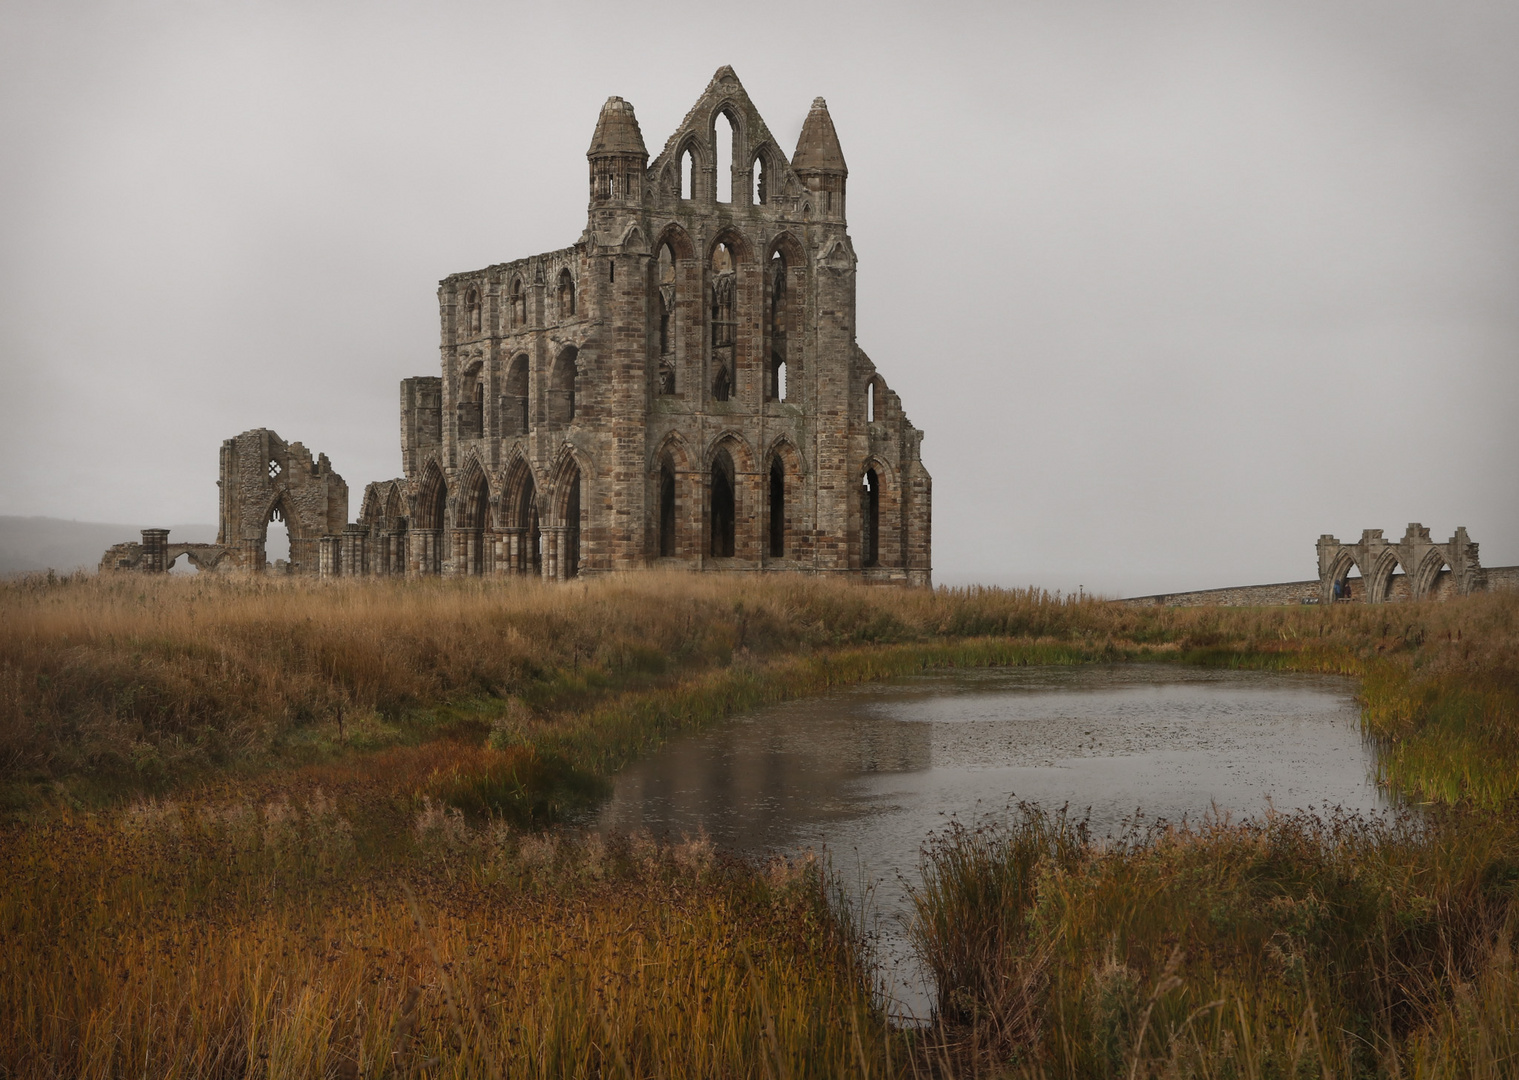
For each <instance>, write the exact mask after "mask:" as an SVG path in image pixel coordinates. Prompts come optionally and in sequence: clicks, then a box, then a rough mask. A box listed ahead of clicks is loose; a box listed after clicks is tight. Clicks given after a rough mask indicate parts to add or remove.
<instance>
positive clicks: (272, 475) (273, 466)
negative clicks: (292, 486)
mask: <svg viewBox="0 0 1519 1080" xmlns="http://www.w3.org/2000/svg"><path fill="white" fill-rule="evenodd" d="M284 471H285V467H284V466H283V465H281V464H280V463H279V462H278V461H275V460H274V459H273V458H270V459H269V479H271V480H277V479H279V475H280V473H282V472H284Z"/></svg>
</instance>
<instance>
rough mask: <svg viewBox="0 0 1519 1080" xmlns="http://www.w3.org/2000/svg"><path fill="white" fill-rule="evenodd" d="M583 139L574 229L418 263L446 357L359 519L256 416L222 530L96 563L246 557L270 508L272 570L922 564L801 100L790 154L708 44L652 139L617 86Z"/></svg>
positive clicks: (838, 177) (841, 194)
mask: <svg viewBox="0 0 1519 1080" xmlns="http://www.w3.org/2000/svg"><path fill="white" fill-rule="evenodd" d="M719 125H727V126H728V128H729V131H730V133H731V141H730V145H731V156H729V157H728V158H727V159H725V160H721V161H719V160H718V157H717V147H718V145H719V143H718V139H717V128H718V126H719ZM586 156H587V159H588V161H589V165H590V168H589V180H590V206H589V213H588V220H587V223H586V228H585V230H584V232H582V234H581V236H580V239H579V240H577V241H576V242H575V243H574V244H573V245H571V246H569V247H566V248H562V249H560V250H558V251H551V252H547V253H545V254H542V255H534V256H531V257H529V258H525V259H517V260H515V261H512V262H506V263H500V264H497V265H494V266H489V267H486V268H485V269H483V270H476V271H471V272H468V273H462V274H455V275H453V276H451V277H448V278H445V279H444V280H443V281H442V282H441V283H440V286H439V289H438V305H439V316H440V323H441V345H440V354H441V373H440V374H438V375H425V376H418V377H416V378H412V379H407V380H405V381H404V382H403V383H402V384H401V402H400V404H401V458H402V471H403V473H404V475H403V476H402V477H399V478H397V479H395V480H388V481H382V482H379V483H373V484H370V485H369V486H368V487H367V488H366V489H365V492H364V501H363V505H362V507H361V510H360V514H359V520H358V522H357V523H356V524H352V525H348V524H345V522H346V517H347V498H348V491H347V487H346V485H345V484H344V483H343V480H342V478H341V477H339V476H338V475H337V474H336V473H334V472H333V471H332V468H331V465H330V464H329V463H328V461H327V459H326V457H325V456H323V457H320V458H319V459H317V460H316V461H313V460H312V459H311V455H310V454H309V453H308V452H306V451H305V450H304V448H302V447H301V446H300V444H299V443H291V444H288V445H287V444H285V443H284V442H282V441H281V440H280V439H279V437H278V436H277V435H275V434H274V433H273V432H270V431H266V430H262V429H261V430H258V431H250V432H245V433H244V434H242V435H240V436H238V437H237V438H236V439H231V440H228V441H227V443H225V444H224V445H223V447H222V463H221V464H222V469H221V475H222V479H221V489H222V491H221V534H220V536H219V537H218V542H217V543H216V544H214V545H209V544H208V545H177V546H174V547H170V546H169V545H168V534H167V532H165V531H163V530H149V532H151V533H152V534H153V535H152V536H151V537H150V536H149V532H145V533H144V534H143V542H142V543H141V544H137V543H132V544H120V545H117V546H116V547H114V548H112V549H111V550H110V551H108V552H107V553H106V556H105V558H104V559H103V560H102V563H101V567H102V569H141V570H148V571H159V570H163V569H166V568H167V566H168V565H170V564H171V563H172V562H173V560H174V558H176V557H177V556H178V555H179V554H182V553H188V554H189V556H190V559H191V561H192V562H194V563H195V564H196V565H197V566H199V567H201V568H202V569H217V570H242V571H261V570H263V569H264V568H265V555H264V543H265V535H266V532H267V529H268V525H269V523H270V521H272V520H276V519H282V520H284V521H285V522H287V524H288V525H289V529H290V549H291V556H290V561H289V564H288V565H287V566H286V567H284V569H286V570H288V571H289V572H292V573H306V574H320V575H323V576H356V575H364V574H439V573H442V574H536V575H542V576H544V577H547V578H551V579H564V578H570V577H574V576H576V575H577V574H581V573H596V572H605V571H611V570H623V569H630V568H634V567H643V566H673V567H686V568H691V569H703V570H713V569H717V570H732V571H751V572H757V571H777V570H779V571H785V570H791V571H804V572H809V573H830V574H848V575H854V576H857V577H862V578H864V579H866V580H871V581H893V582H902V583H908V584H914V585H927V584H929V583H930V580H931V575H932V570H931V567H932V561H931V547H930V533H931V523H932V505H931V500H932V482H931V480H930V478H929V475H928V472H927V471H926V470H925V469H924V468H923V463H922V460H921V458H920V456H919V448H920V445H921V442H922V439H923V433H922V432H921V431H919V430H917V429H916V428H914V427H913V426H912V424H911V423H910V422H909V421H908V419H907V417H906V415H905V414H904V413H903V411H902V404H901V401H900V400H899V399H898V397H897V395H896V394H895V393H893V392H892V391H891V389H890V388H889V387H888V386H887V385H886V382H885V380H884V379H883V378H882V377H881V375H880V373H879V372H878V371H877V370H876V368H875V365H874V364H873V363H871V361H870V358H869V357H868V356H866V355H865V353H864V352H863V351H862V350H861V349H860V348H859V346H858V345H857V344H856V340H855V330H856V327H855V271H856V259H855V254H854V247H853V245H852V244H851V242H850V238H849V233H848V229H847V227H846V220H845V196H846V181H847V179H848V176H849V169H848V166H847V165H846V164H845V162H844V155H843V151H842V149H841V148H840V146H839V140H838V135H837V133H836V132H835V131H834V127H833V121H832V119H831V118H830V117H829V115H828V108H827V106H826V105H825V104H824V102H823V100H822V99H821V98H818V99H816V100H815V101H814V102H813V103H812V109H811V111H810V112H809V113H808V115H807V118H806V121H805V123H804V124H803V126H802V133H801V137H800V139H799V140H798V142H797V147H796V152H795V154H794V155H793V156H792V157H791V158H790V159H789V160H788V159H787V157H786V155H785V154H784V153H783V152H782V151H781V149H780V147H779V146H778V145H777V143H776V141H775V139H774V137H773V136H772V134H771V133H770V130H769V128H768V127H766V125H765V122H764V120H763V119H762V118H761V117H760V115H759V112H758V110H756V109H755V107H754V104H753V102H751V101H750V100H749V96H748V94H747V93H745V91H744V88H743V86H742V85H741V84H740V83H739V80H738V76H737V75H735V74H734V73H733V70H732V69H731V68H728V67H724V68H720V69H719V70H718V72H717V74H716V75H715V76H714V77H713V79H712V82H711V83H710V85H708V87H707V89H706V91H705V92H704V93H703V94H702V96H701V98H700V99H699V100H698V101H697V103H696V105H695V106H694V107H693V108H692V109H691V111H690V112H689V113H688V114H687V115H686V118H685V120H684V121H683V122H682V123H681V125H680V128H679V130H677V131H676V132H675V134H673V135H672V136H670V138H669V139H668V140H667V141H666V143H665V146H664V149H663V150H662V151H661V152H660V154H659V155H658V156H657V157H655V158H654V160H653V161H652V162H650V161H649V157H648V151H647V150H646V149H645V147H644V142H643V135H642V133H641V132H640V130H639V127H638V121H637V120H636V119H635V117H634V115H633V107H632V106H631V105H629V104H628V103H627V102H625V101H623V100H622V99H621V98H616V97H614V98H610V99H608V101H607V103H606V105H605V106H604V107H603V108H602V110H601V115H600V117H599V119H598V120H597V123H596V130H595V134H594V135H593V137H592V140H591V148H590V150H589V151H588V152H587V155H586ZM160 534H162V535H160Z"/></svg>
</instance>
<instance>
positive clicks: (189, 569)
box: [169, 540, 289, 577]
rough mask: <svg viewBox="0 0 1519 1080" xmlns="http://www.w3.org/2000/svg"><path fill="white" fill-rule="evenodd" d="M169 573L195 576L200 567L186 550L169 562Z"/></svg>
mask: <svg viewBox="0 0 1519 1080" xmlns="http://www.w3.org/2000/svg"><path fill="white" fill-rule="evenodd" d="M286 546H287V548H288V546H289V544H288V540H287V543H286ZM287 557H288V552H287ZM169 573H171V574H178V575H179V576H180V577H194V576H195V575H196V574H198V573H200V567H198V566H196V565H195V564H194V563H193V562H191V561H190V553H189V552H188V551H185V552H181V553H180V554H179V555H178V556H177V557H176V558H175V560H174V561H173V562H171V563H170V564H169Z"/></svg>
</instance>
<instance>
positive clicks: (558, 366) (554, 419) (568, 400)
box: [549, 347, 579, 426]
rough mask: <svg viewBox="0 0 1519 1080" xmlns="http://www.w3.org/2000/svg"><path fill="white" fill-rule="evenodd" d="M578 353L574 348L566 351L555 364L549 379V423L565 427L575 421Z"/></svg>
mask: <svg viewBox="0 0 1519 1080" xmlns="http://www.w3.org/2000/svg"><path fill="white" fill-rule="evenodd" d="M576 356H577V353H576V351H575V349H574V348H573V347H571V348H568V349H565V350H564V352H562V353H560V354H559V359H558V360H556V361H555V362H554V372H553V375H552V376H551V377H550V379H549V423H550V424H554V425H556V426H563V425H565V424H568V423H569V422H570V421H571V420H573V419H575V381H576V378H577V377H578V374H579V372H578V370H577V368H576V363H575V361H576Z"/></svg>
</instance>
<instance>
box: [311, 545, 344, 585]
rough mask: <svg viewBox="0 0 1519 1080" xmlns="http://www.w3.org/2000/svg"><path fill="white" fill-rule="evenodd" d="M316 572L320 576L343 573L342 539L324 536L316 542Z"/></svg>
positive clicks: (330, 576) (332, 575)
mask: <svg viewBox="0 0 1519 1080" xmlns="http://www.w3.org/2000/svg"><path fill="white" fill-rule="evenodd" d="M316 561H317V566H316V572H317V576H318V577H321V578H335V577H338V576H340V575H341V574H342V573H343V539H342V537H340V536H324V537H322V538H321V539H319V540H318V541H317V542H316Z"/></svg>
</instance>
